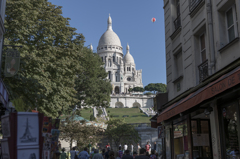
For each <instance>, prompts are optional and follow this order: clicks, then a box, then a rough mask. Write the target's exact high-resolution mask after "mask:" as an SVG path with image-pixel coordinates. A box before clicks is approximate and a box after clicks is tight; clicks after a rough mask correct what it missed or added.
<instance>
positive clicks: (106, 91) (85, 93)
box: [75, 48, 112, 106]
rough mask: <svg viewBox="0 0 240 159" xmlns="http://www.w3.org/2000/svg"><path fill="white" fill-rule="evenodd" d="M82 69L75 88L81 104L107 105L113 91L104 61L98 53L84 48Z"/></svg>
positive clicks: (81, 59)
mask: <svg viewBox="0 0 240 159" xmlns="http://www.w3.org/2000/svg"><path fill="white" fill-rule="evenodd" d="M79 61H81V65H82V70H81V72H79V73H78V74H77V79H76V82H75V89H76V90H77V99H78V100H79V102H78V103H77V105H79V106H107V105H109V101H110V94H111V91H112V86H111V83H110V81H109V80H108V79H106V77H107V73H106V71H105V69H104V68H103V67H102V66H103V63H102V60H101V58H100V57H99V55H98V54H95V53H93V52H92V51H91V50H90V49H87V48H84V54H83V55H82V57H81V58H80V59H79Z"/></svg>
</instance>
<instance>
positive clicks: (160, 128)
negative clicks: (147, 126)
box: [158, 126, 164, 139]
mask: <svg viewBox="0 0 240 159" xmlns="http://www.w3.org/2000/svg"><path fill="white" fill-rule="evenodd" d="M158 138H159V139H160V138H164V126H158Z"/></svg>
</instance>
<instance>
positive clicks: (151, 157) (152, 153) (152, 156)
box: [150, 149, 157, 159]
mask: <svg viewBox="0 0 240 159" xmlns="http://www.w3.org/2000/svg"><path fill="white" fill-rule="evenodd" d="M150 159H157V157H156V155H155V150H154V149H152V151H151V155H150Z"/></svg>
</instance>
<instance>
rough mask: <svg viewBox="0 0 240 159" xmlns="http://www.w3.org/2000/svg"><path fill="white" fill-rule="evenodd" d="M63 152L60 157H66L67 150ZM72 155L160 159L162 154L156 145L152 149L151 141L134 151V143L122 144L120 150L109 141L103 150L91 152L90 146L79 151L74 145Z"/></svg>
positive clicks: (95, 158) (76, 158)
mask: <svg viewBox="0 0 240 159" xmlns="http://www.w3.org/2000/svg"><path fill="white" fill-rule="evenodd" d="M155 144H156V143H155ZM155 144H154V145H155ZM62 152H63V153H62V154H61V158H60V159H66V158H67V157H66V155H65V152H64V151H62ZM70 155H71V159H160V156H159V155H158V153H156V147H155V146H154V147H153V149H151V144H150V143H149V142H148V143H147V144H146V145H145V148H141V147H140V145H139V144H138V146H137V151H134V146H133V144H131V145H130V147H129V146H128V145H127V144H126V143H125V144H124V145H123V147H122V145H121V144H120V145H119V147H118V151H113V149H112V148H111V146H110V144H109V143H108V144H107V145H106V146H105V148H104V149H102V150H101V152H99V150H98V149H95V148H91V150H90V152H89V148H87V147H85V148H84V150H83V151H81V152H80V153H79V151H77V150H76V148H75V147H74V148H73V149H72V150H71V151H70Z"/></svg>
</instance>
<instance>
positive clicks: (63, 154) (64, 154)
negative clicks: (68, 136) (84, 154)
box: [60, 148, 68, 159]
mask: <svg viewBox="0 0 240 159" xmlns="http://www.w3.org/2000/svg"><path fill="white" fill-rule="evenodd" d="M64 151H65V148H63V149H62V153H61V156H60V159H66V158H68V157H67V154H66V153H65V152H64Z"/></svg>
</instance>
